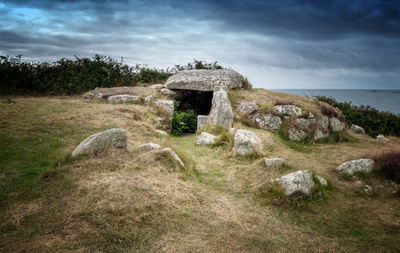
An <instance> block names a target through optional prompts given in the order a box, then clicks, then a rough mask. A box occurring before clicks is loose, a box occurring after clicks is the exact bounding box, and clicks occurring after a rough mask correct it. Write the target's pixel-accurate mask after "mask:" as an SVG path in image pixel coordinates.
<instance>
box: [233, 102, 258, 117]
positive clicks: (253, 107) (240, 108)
mask: <svg viewBox="0 0 400 253" xmlns="http://www.w3.org/2000/svg"><path fill="white" fill-rule="evenodd" d="M258 109H259V107H258V105H257V104H256V103H253V102H249V103H241V104H238V105H237V106H236V111H237V112H238V113H241V114H245V115H250V114H252V113H253V112H255V111H257V110H258Z"/></svg>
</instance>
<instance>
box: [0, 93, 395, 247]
mask: <svg viewBox="0 0 400 253" xmlns="http://www.w3.org/2000/svg"><path fill="white" fill-rule="evenodd" d="M234 92H235V93H237V95H235V96H236V99H243V98H246V99H248V101H257V102H258V103H262V102H263V101H264V100H268V99H277V98H279V97H280V96H281V95H280V94H276V93H272V92H264V91H257V92H256V94H254V93H252V91H247V90H240V91H234ZM260 92H261V93H260ZM239 93H240V94H239ZM260 94H262V96H263V97H262V98H260V97H259V96H260ZM282 98H283V99H285V100H288V101H292V100H291V99H293V103H294V104H297V105H300V106H302V107H303V108H309V109H307V110H310V111H312V110H313V109H314V105H312V104H311V105H310V103H309V102H307V101H306V100H298V99H297V97H296V98H293V97H292V96H291V95H288V96H283V97H282ZM16 101H17V103H16V107H15V108H13V107H5V105H2V116H5V117H4V118H3V120H2V121H4V122H5V123H4V124H5V126H6V128H7V129H8V130H10V131H14V132H15V133H16V134H23V133H31V134H32V133H35V128H33V127H32V126H33V125H35V124H34V123H33V122H32V121H31V119H29V118H27V119H26V121H24V120H21V118H24V117H23V114H24V113H25V114H29V113H31V112H35V115H37V118H38V119H37V120H38V121H40V122H43V123H44V124H47V125H48V126H49V127H50V128H51V131H58V129H63V128H68V129H69V133H70V134H71V135H63V136H61V137H60V138H61V140H62V141H63V143H65V146H64V147H63V149H62V150H63V151H62V152H63V153H65V154H67V153H68V152H72V150H73V149H74V148H75V146H76V145H77V144H78V143H79V140H83V139H84V138H86V137H87V136H88V135H90V134H93V133H94V132H95V131H98V130H99V129H106V128H109V127H122V128H124V129H125V130H126V131H127V134H128V148H127V150H116V149H111V150H109V151H106V152H103V153H101V154H99V155H94V156H90V157H86V158H83V159H79V160H75V161H68V162H65V163H62V164H61V165H60V166H57V167H56V168H55V169H54V173H50V174H49V175H48V176H46V177H43V178H42V179H41V181H40V184H39V185H38V186H36V187H33V188H32V189H31V190H32V191H37V194H36V195H35V196H34V197H32V198H28V199H26V200H18V201H15V202H14V203H13V205H11V206H10V207H8V208H7V209H6V210H2V211H3V212H2V215H1V219H0V221H1V223H2V224H1V228H2V230H1V231H3V232H2V233H1V234H0V240H1V241H2V243H1V244H0V250H1V251H3V252H23V251H29V252H34V251H37V252H45V251H52V252H53V251H59V252H65V251H71V252H288V251H303V252H310V251H312V252H320V251H332V252H336V251H365V250H367V251H368V250H370V251H396V250H398V249H399V247H400V245H399V241H396V240H398V237H397V236H398V235H399V233H398V232H396V231H399V229H400V218H399V217H400V216H399V210H400V204H399V201H398V199H396V198H393V197H391V196H389V195H387V194H384V193H382V194H378V195H377V196H368V195H359V194H357V193H355V192H354V190H353V189H354V186H353V183H352V182H347V181H343V180H342V179H341V178H340V177H339V176H338V175H337V174H336V173H335V171H334V169H335V168H336V166H338V165H339V164H341V163H342V162H344V161H347V160H350V159H356V158H362V157H368V156H371V155H373V154H375V153H379V152H383V151H385V150H400V140H399V139H398V138H395V137H390V139H391V141H390V142H389V143H386V142H378V141H376V140H374V139H372V138H369V137H365V136H360V135H354V137H355V138H356V139H357V142H353V143H341V144H335V145H321V144H319V145H306V146H304V147H302V149H300V151H299V150H295V149H292V148H290V147H288V146H287V145H285V144H284V143H283V142H282V141H281V140H280V138H279V137H278V136H276V135H275V134H273V133H271V132H268V131H264V130H260V129H252V131H254V132H255V133H256V134H257V135H258V136H259V137H260V138H261V139H262V141H263V144H264V147H265V156H266V157H282V158H284V159H285V160H286V161H287V164H288V167H289V168H288V169H280V170H271V171H266V169H265V168H264V167H263V166H262V164H261V163H260V160H259V159H255V160H253V159H241V158H238V157H235V156H233V154H232V152H231V151H230V150H228V149H226V148H225V147H214V148H212V147H204V146H195V145H194V143H195V138H196V136H191V137H187V138H178V137H168V138H165V137H159V136H157V135H155V134H154V130H155V129H156V128H157V127H158V126H157V123H156V122H157V121H156V120H155V116H154V114H156V113H157V109H155V108H153V107H150V106H144V105H110V104H104V103H93V102H84V101H83V100H81V98H66V99H65V98H62V99H60V98H20V99H16ZM303 103H304V104H303ZM7 106H9V105H7ZM10 106H11V105H10ZM49 107H52V108H53V109H52V110H50V109H49ZM24 108H30V109H24ZM54 108H59V109H57V110H56V111H54ZM313 113H314V112H313ZM17 115H18V116H17ZM37 123H38V122H37ZM89 126H90V127H89ZM87 127H88V128H87ZM235 127H237V128H243V126H242V125H240V123H236V124H235ZM82 129H86V130H84V131H83V130H82ZM76 133H78V134H76ZM71 136H74V137H73V141H70V140H69V139H70V138H71ZM147 142H155V143H158V144H160V145H162V146H164V147H165V146H170V147H172V148H173V149H175V150H176V151H177V153H178V154H183V155H185V162H190V163H192V165H193V171H192V174H190V175H188V174H187V173H186V172H183V171H177V170H175V169H174V168H172V167H171V166H170V164H169V163H167V162H166V161H165V160H158V159H156V155H155V154H154V153H153V152H148V153H145V152H138V151H137V150H135V147H137V146H138V145H140V144H143V143H147ZM300 169H312V170H313V171H315V172H316V173H318V174H321V175H324V176H326V177H328V178H329V179H330V180H331V181H332V182H333V184H334V186H335V188H336V190H335V191H334V192H332V193H331V194H329V196H328V197H327V199H326V200H324V201H323V202H322V203H320V202H318V203H313V202H311V203H309V204H308V205H307V207H308V208H305V209H296V208H294V207H293V206H281V207H277V206H274V205H271V204H265V203H263V201H262V199H259V198H258V197H255V195H254V192H253V191H254V187H252V186H251V185H253V184H261V183H262V182H265V181H266V180H268V179H270V178H274V177H277V176H279V175H282V174H284V173H287V172H288V171H291V170H300ZM0 180H3V179H0ZM372 183H373V185H372V186H373V187H374V188H377V187H378V186H379V185H380V184H381V183H382V182H381V180H372ZM4 231H5V232H4ZM396 238H397V239H396Z"/></svg>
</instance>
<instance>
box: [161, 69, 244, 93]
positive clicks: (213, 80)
mask: <svg viewBox="0 0 400 253" xmlns="http://www.w3.org/2000/svg"><path fill="white" fill-rule="evenodd" d="M243 80H244V78H243V76H242V75H241V74H239V73H238V72H236V71H234V70H230V69H196V70H183V71H179V72H178V73H176V74H174V75H172V76H171V77H169V78H168V80H167V82H166V83H165V84H166V85H167V87H168V89H170V90H198V91H214V88H215V86H219V85H223V86H226V87H228V89H234V88H241V87H242V86H243Z"/></svg>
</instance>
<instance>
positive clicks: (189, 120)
mask: <svg viewBox="0 0 400 253" xmlns="http://www.w3.org/2000/svg"><path fill="white" fill-rule="evenodd" d="M196 129H197V115H196V113H195V112H194V111H193V110H188V111H185V112H183V111H177V112H175V113H174V116H173V118H172V134H173V135H176V136H181V135H183V134H184V133H194V132H196Z"/></svg>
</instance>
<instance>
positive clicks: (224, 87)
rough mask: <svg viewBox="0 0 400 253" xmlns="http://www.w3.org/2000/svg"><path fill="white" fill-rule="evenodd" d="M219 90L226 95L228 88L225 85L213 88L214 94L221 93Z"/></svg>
mask: <svg viewBox="0 0 400 253" xmlns="http://www.w3.org/2000/svg"><path fill="white" fill-rule="evenodd" d="M221 90H223V91H225V92H226V94H229V88H228V87H227V86H225V85H217V86H215V87H214V92H217V91H221Z"/></svg>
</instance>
